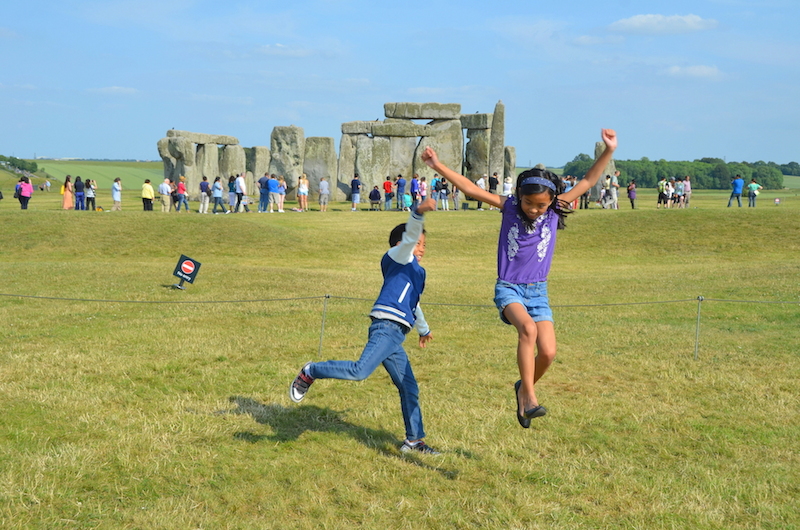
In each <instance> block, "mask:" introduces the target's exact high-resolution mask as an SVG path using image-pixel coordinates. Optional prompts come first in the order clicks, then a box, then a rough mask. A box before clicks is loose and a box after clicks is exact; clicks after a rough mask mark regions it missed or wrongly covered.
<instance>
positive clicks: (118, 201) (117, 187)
mask: <svg viewBox="0 0 800 530" xmlns="http://www.w3.org/2000/svg"><path fill="white" fill-rule="evenodd" d="M111 200H112V201H113V202H114V206H112V207H111V211H112V212H113V211H117V212H121V211H122V179H121V178H119V177H117V178H115V179H114V183H113V184H112V185H111Z"/></svg>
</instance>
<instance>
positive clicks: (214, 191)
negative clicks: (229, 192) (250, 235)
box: [211, 177, 228, 215]
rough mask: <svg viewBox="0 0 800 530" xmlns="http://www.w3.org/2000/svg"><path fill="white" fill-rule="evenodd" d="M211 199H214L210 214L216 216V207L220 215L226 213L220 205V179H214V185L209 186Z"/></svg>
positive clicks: (222, 205)
mask: <svg viewBox="0 0 800 530" xmlns="http://www.w3.org/2000/svg"><path fill="white" fill-rule="evenodd" d="M211 198H212V199H214V207H213V208H212V209H211V213H213V214H215V215H216V214H218V213H219V212H218V211H217V206H219V209H220V211H221V212H222V213H228V212H227V210H225V205H224V204H222V177H215V178H214V184H212V185H211Z"/></svg>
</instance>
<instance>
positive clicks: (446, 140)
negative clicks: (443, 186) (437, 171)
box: [414, 119, 464, 182]
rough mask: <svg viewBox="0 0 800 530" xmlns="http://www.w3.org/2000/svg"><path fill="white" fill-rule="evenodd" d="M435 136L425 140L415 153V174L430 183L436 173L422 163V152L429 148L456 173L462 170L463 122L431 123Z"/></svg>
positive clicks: (436, 121) (457, 120)
mask: <svg viewBox="0 0 800 530" xmlns="http://www.w3.org/2000/svg"><path fill="white" fill-rule="evenodd" d="M430 126H431V129H433V135H432V136H429V137H427V138H423V139H422V141H420V143H419V145H418V146H417V149H416V151H415V152H414V173H418V174H419V176H420V177H426V178H427V181H428V182H430V181H431V179H432V178H433V175H434V171H433V170H432V169H431V168H429V167H428V166H427V165H426V164H425V162H423V161H422V152H423V151H424V150H425V148H426V147H427V146H430V147H432V148H433V149H434V150H435V151H436V154H437V155H438V156H439V160H440V161H442V162H443V163H444V164H445V165H446V166H447V167H449V168H451V169H454V170H455V171H460V170H461V163H462V161H463V160H462V156H463V154H462V153H463V152H464V137H463V136H462V134H463V133H462V132H461V120H459V119H453V120H434V121H432V122H431V123H430Z"/></svg>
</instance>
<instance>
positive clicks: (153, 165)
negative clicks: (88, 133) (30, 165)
mask: <svg viewBox="0 0 800 530" xmlns="http://www.w3.org/2000/svg"><path fill="white" fill-rule="evenodd" d="M36 163H37V164H38V165H39V170H40V171H45V172H47V174H48V175H51V176H52V177H53V178H54V180H56V181H59V182H63V181H64V179H65V178H66V176H67V175H72V180H73V181H74V180H75V177H77V176H80V177H81V179H82V180H86V179H87V178H88V179H92V180H96V181H97V185H98V187H100V188H111V183H112V182H114V179H115V178H117V177H119V178H121V179H122V186H123V187H125V188H138V187H140V186H141V185H142V184H143V183H144V181H145V179H150V180H151V181H153V182H156V183H160V182H161V180H163V179H164V169H163V168H164V166H163V165H162V163H161V162H130V161H110V160H37V162H36Z"/></svg>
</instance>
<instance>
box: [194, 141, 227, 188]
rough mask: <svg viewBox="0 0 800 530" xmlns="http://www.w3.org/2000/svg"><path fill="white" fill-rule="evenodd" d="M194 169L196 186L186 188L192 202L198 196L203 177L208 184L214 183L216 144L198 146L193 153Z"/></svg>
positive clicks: (217, 168) (217, 173) (217, 172)
mask: <svg viewBox="0 0 800 530" xmlns="http://www.w3.org/2000/svg"><path fill="white" fill-rule="evenodd" d="M195 167H196V173H197V181H198V182H197V186H187V190H188V192H189V198H190V199H192V200H194V199H196V198H198V196H199V195H200V181H202V180H203V177H206V178H208V182H209V184H212V183H213V182H214V179H215V178H216V177H218V176H220V174H219V154H218V153H217V144H199V145H198V146H197V150H196V151H195Z"/></svg>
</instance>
